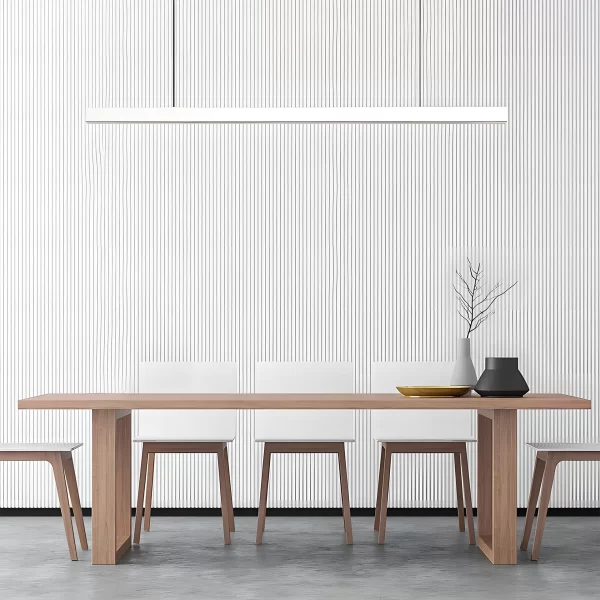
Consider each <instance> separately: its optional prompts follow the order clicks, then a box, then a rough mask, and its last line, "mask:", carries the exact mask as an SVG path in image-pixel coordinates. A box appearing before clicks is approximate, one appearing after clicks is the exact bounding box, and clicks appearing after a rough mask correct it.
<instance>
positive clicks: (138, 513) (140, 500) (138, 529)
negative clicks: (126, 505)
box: [133, 444, 148, 544]
mask: <svg viewBox="0 0 600 600" xmlns="http://www.w3.org/2000/svg"><path fill="white" fill-rule="evenodd" d="M147 472H148V452H147V451H146V448H145V444H144V447H142V463H141V465H140V483H139V486H138V497H137V506H136V508H135V528H134V530H133V543H134V544H139V543H140V535H141V533H142V513H143V512H144V492H145V491H146V473H147Z"/></svg>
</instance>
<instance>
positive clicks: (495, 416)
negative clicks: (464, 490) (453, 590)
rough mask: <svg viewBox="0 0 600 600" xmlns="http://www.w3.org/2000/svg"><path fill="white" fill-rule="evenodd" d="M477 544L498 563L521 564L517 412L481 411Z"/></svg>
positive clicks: (478, 459)
mask: <svg viewBox="0 0 600 600" xmlns="http://www.w3.org/2000/svg"><path fill="white" fill-rule="evenodd" d="M478 425H479V427H478V429H479V430H478V435H477V438H478V451H477V475H478V482H477V545H478V546H479V548H480V549H481V550H482V552H483V553H484V554H485V555H486V556H487V557H488V559H489V560H490V561H491V562H492V563H493V564H495V565H515V564H517V411H516V410H480V411H479V414H478Z"/></svg>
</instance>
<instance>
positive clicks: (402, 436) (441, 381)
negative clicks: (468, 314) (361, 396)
mask: <svg viewBox="0 0 600 600" xmlns="http://www.w3.org/2000/svg"><path fill="white" fill-rule="evenodd" d="M452 368H453V363H451V362H418V363H417V362H414V363H410V362H382V363H373V365H372V369H371V392H373V393H379V394H385V393H390V394H399V393H400V392H398V391H397V390H396V386H398V385H450V377H451V374H452ZM474 431H475V428H474V419H473V414H472V411H469V410H373V411H371V434H372V435H373V437H374V438H375V439H376V440H379V441H382V442H386V441H387V442H392V441H402V440H469V439H474V438H475V435H474Z"/></svg>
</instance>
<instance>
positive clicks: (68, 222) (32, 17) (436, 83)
mask: <svg viewBox="0 0 600 600" xmlns="http://www.w3.org/2000/svg"><path fill="white" fill-rule="evenodd" d="M239 4H240V3H238V2H233V0H227V1H222V0H221V1H218V0H206V1H204V2H196V1H194V0H185V1H184V0H177V2H176V13H175V23H176V28H177V45H176V59H177V60H176V69H175V73H176V84H177V85H176V92H177V93H176V100H177V103H178V104H179V105H185V106H210V105H213V106H214V105H221V106H243V105H254V106H258V105H266V106H269V105H272V106H275V105H279V106H284V105H288V106H293V105H307V106H310V105H331V106H335V105H339V106H343V105H415V104H418V101H419V95H420V94H419V85H418V75H419V73H422V75H423V79H422V83H423V85H422V88H421V100H422V104H423V105H443V104H447V105H460V104H470V105H495V104H505V103H508V105H509V108H510V121H509V124H508V125H507V126H499V125H404V126H402V125H291V126H281V125H210V126H203V125H119V126H115V125H110V126H104V125H94V126H89V125H86V124H85V123H84V110H85V107H86V106H110V105H117V106H136V105H145V106H168V105H170V104H171V102H172V87H171V86H172V79H171V76H172V56H171V48H172V38H171V25H172V13H171V1H170V0H152V1H149V0H135V1H134V0H128V1H126V2H123V1H118V0H101V1H99V2H96V3H94V4H93V6H92V5H91V4H89V3H82V2H78V1H75V0H68V1H66V2H62V3H58V2H55V1H54V2H46V3H39V2H33V1H30V2H19V3H17V2H7V3H2V5H1V8H0V11H1V12H0V27H1V42H0V66H1V67H2V73H3V75H2V80H1V81H2V88H1V91H0V98H1V100H0V102H1V105H0V109H1V120H0V129H1V145H0V157H1V161H0V186H1V187H0V189H1V190H2V191H1V198H0V200H1V203H2V204H1V211H2V212H1V213H0V214H1V215H2V217H1V221H0V227H1V231H0V233H1V239H0V252H1V256H0V258H1V260H0V265H1V269H2V271H1V273H2V287H1V295H0V303H1V304H0V315H1V320H0V328H1V330H0V334H1V336H0V340H1V342H0V343H1V344H2V351H1V355H0V361H1V363H0V393H1V397H0V409H1V413H0V436H1V437H0V441H15V440H24V441H28V440H29V441H57V440H61V439H62V440H80V441H83V442H84V443H85V447H84V449H83V450H81V451H77V457H76V467H77V471H78V476H79V479H80V485H81V488H82V496H83V503H84V504H85V505H88V506H89V503H90V468H89V461H90V428H89V420H90V419H89V415H88V414H85V413H83V412H72V413H69V412H67V411H63V412H56V411H54V412H53V411H48V412H42V411H39V412H21V413H18V411H17V410H16V401H17V399H18V398H21V397H25V396H29V395H33V394H37V393H43V392H52V391H73V392H85V391H135V390H136V389H137V365H138V363H139V362H140V361H145V360H152V361H154V360H169V361H172V360H181V361H191V360H210V361H215V360H225V361H237V362H238V363H239V367H240V391H252V390H253V365H254V363H255V362H256V361H261V360H285V361H289V360H343V361H353V362H354V363H355V365H356V390H357V391H369V389H370V364H371V362H374V361H385V360H451V359H452V358H453V355H454V344H455V340H456V338H457V337H458V336H460V335H461V332H462V330H461V327H460V322H459V320H458V318H457V317H456V315H455V311H454V299H453V296H452V293H451V282H452V273H453V270H454V268H455V267H456V266H463V265H464V262H465V257H466V256H471V257H472V258H474V259H475V260H481V261H482V262H483V264H484V266H485V268H486V271H487V273H488V275H489V278H490V280H494V279H503V280H505V281H509V280H512V279H518V280H519V284H518V287H517V289H516V290H515V292H514V293H512V294H511V295H510V296H507V297H506V298H505V299H504V302H503V303H502V305H501V306H500V307H499V308H498V310H497V313H496V314H495V315H494V317H493V319H492V320H490V321H489V322H488V323H486V327H485V328H482V329H481V331H479V332H477V334H476V336H475V339H474V342H473V344H474V352H475V358H476V363H477V367H478V369H481V368H482V366H483V358H484V357H485V356H486V355H502V354H505V355H512V354H516V355H518V356H519V357H520V361H521V365H522V370H523V372H524V373H525V375H526V377H527V379H528V381H529V383H530V387H531V388H532V389H534V390H536V391H559V392H570V393H573V394H578V395H583V396H586V397H589V398H592V399H593V400H594V402H596V400H595V397H594V394H595V393H596V391H597V390H598V385H599V375H600V366H599V365H600V361H599V357H598V347H599V342H600V340H599V334H598V331H599V323H598V308H599V306H598V300H597V296H596V291H597V289H598V286H599V281H598V279H599V268H600V265H599V264H598V259H599V247H598V241H597V237H598V230H599V229H598V228H599V225H600V221H599V216H598V208H597V202H596V201H597V198H598V195H599V192H600V189H599V176H598V174H597V164H598V159H599V156H598V154H599V152H598V151H599V149H600V140H599V133H600V132H599V129H600V126H599V123H600V114H599V112H600V108H599V107H600V103H599V100H600V98H599V97H598V82H597V73H598V72H599V71H600V48H599V42H598V39H597V36H596V35H595V32H596V31H597V30H598V29H599V27H600V11H599V8H598V7H597V5H596V3H595V2H594V1H592V0H588V1H585V0H577V1H575V2H573V1H572V0H551V1H549V0H526V1H525V2H523V1H521V0H519V1H518V0H511V1H510V2H508V3H505V2H501V1H500V0H485V1H483V2H476V1H475V0H472V1H468V2H467V1H464V0H446V1H438V0H424V1H423V5H422V8H421V11H419V5H418V2H417V1H416V0H402V1H399V0H395V1H394V0H374V1H373V2H371V3H364V2H362V1H359V0H345V1H342V0H327V1H323V0H309V1H305V2H301V1H300V0H286V1H285V2H284V3H282V2H280V1H275V0H254V1H252V2H248V3H243V4H244V8H243V9H240V8H239ZM419 14H420V18H419ZM419 22H421V32H422V35H421V36H419V31H418V25H419ZM419 37H421V38H422V41H423V48H424V52H423V55H422V57H421V59H420V60H419V54H418V47H419ZM596 407H597V404H595V407H594V410H593V411H592V412H591V413H584V412H578V413H576V412H571V413H569V412H566V411H556V412H551V411H547V412H545V413H538V412H533V411H532V412H528V413H522V414H521V416H520V425H521V427H520V432H519V440H520V448H519V452H520V460H519V462H520V476H519V504H520V505H521V506H523V505H524V504H525V500H526V496H527V488H528V485H529V476H530V470H531V466H532V459H533V456H532V454H531V453H530V452H529V451H528V450H527V449H526V448H525V446H524V442H525V440H528V439H541V440H543V439H552V440H557V441H560V440H564V441H570V440H573V441H579V440H581V441H584V440H591V439H594V438H595V439H598V438H599V437H600V430H599V429H600V418H599V414H598V410H597V408H596ZM252 423H253V419H252V414H251V413H244V414H240V428H239V435H238V439H237V440H236V442H235V444H234V448H233V449H232V463H233V464H232V469H233V473H232V475H233V486H234V496H235V498H234V499H235V503H236V505H237V506H256V504H257V496H258V489H257V488H258V482H259V468H260V448H259V447H258V446H257V445H255V444H254V443H253V441H252ZM357 424H358V429H357V435H358V439H357V442H356V443H355V444H354V445H352V447H351V448H349V453H350V454H349V467H350V471H351V472H350V485H351V501H352V505H353V506H373V504H374V498H375V477H376V468H377V455H376V447H375V445H374V444H373V443H372V441H371V439H370V432H369V416H368V414H366V413H360V414H359V415H358V419H357ZM473 458H474V455H472V456H471V459H473ZM395 460H398V463H396V465H395V474H394V477H393V481H392V488H393V489H392V497H391V505H395V506H421V507H434V506H449V505H452V504H453V503H454V498H453V496H454V484H453V472H452V468H451V464H450V462H449V459H448V458H445V457H442V458H440V457H432V456H409V457H404V458H403V459H402V462H401V459H395ZM135 461H136V466H137V461H138V455H137V454H136V455H135ZM274 467H275V469H274V473H273V480H272V481H273V485H272V495H271V502H272V504H273V505H277V506H332V505H336V506H337V505H338V492H337V490H338V483H337V474H336V470H335V467H334V464H333V462H332V461H330V460H328V459H326V458H306V457H292V458H290V457H287V458H282V457H278V458H277V459H276V460H275V464H274ZM473 467H474V464H473ZM473 467H472V468H471V473H472V474H474V472H475V469H474V468H473ZM135 470H137V469H135ZM0 474H1V476H2V478H1V480H0V482H1V484H0V506H54V505H56V504H57V502H56V497H55V492H54V487H53V483H52V480H51V477H50V473H49V470H48V468H47V467H43V466H32V465H18V464H2V463H0ZM136 478H137V473H134V479H136ZM300 482H302V484H300ZM599 482H600V476H599V469H598V465H596V464H592V463H581V464H579V465H563V466H561V468H560V469H559V473H558V480H557V484H556V486H555V493H554V496H553V504H554V505H555V506H574V507H576V506H599V505H600V497H599V488H600V485H599ZM155 485H156V492H155V498H156V504H157V506H215V505H217V504H218V488H217V485H216V469H215V467H214V465H213V464H212V460H211V459H209V458H206V457H199V458H194V457H175V456H171V457H168V458H166V457H161V459H160V460H159V461H158V472H157V478H156V484H155Z"/></svg>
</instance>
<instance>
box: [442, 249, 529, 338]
mask: <svg viewBox="0 0 600 600" xmlns="http://www.w3.org/2000/svg"><path fill="white" fill-rule="evenodd" d="M467 262H468V264H469V274H468V275H467V276H466V277H465V276H463V275H462V274H461V273H459V272H458V271H456V275H457V276H458V284H453V287H454V291H455V292H456V296H457V297H458V305H459V306H458V314H459V316H460V317H461V319H463V320H464V321H466V323H467V325H468V327H469V328H468V330H467V337H470V336H471V334H472V333H473V332H474V331H475V330H476V329H477V328H478V327H480V326H481V324H482V323H483V322H484V321H487V319H489V318H490V317H491V316H492V315H493V314H494V312H495V311H493V310H491V308H492V306H494V303H495V302H496V300H498V298H500V297H501V296H504V294H506V293H507V292H508V291H510V290H512V288H514V287H515V285H517V283H518V282H517V281H515V282H514V283H513V284H512V285H509V286H508V287H507V288H505V289H504V290H503V289H502V285H501V282H498V283H497V284H496V285H495V286H493V287H492V288H491V289H490V290H489V291H487V292H484V290H483V269H482V267H481V263H479V264H478V265H477V267H474V266H473V263H472V262H471V260H470V259H467Z"/></svg>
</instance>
